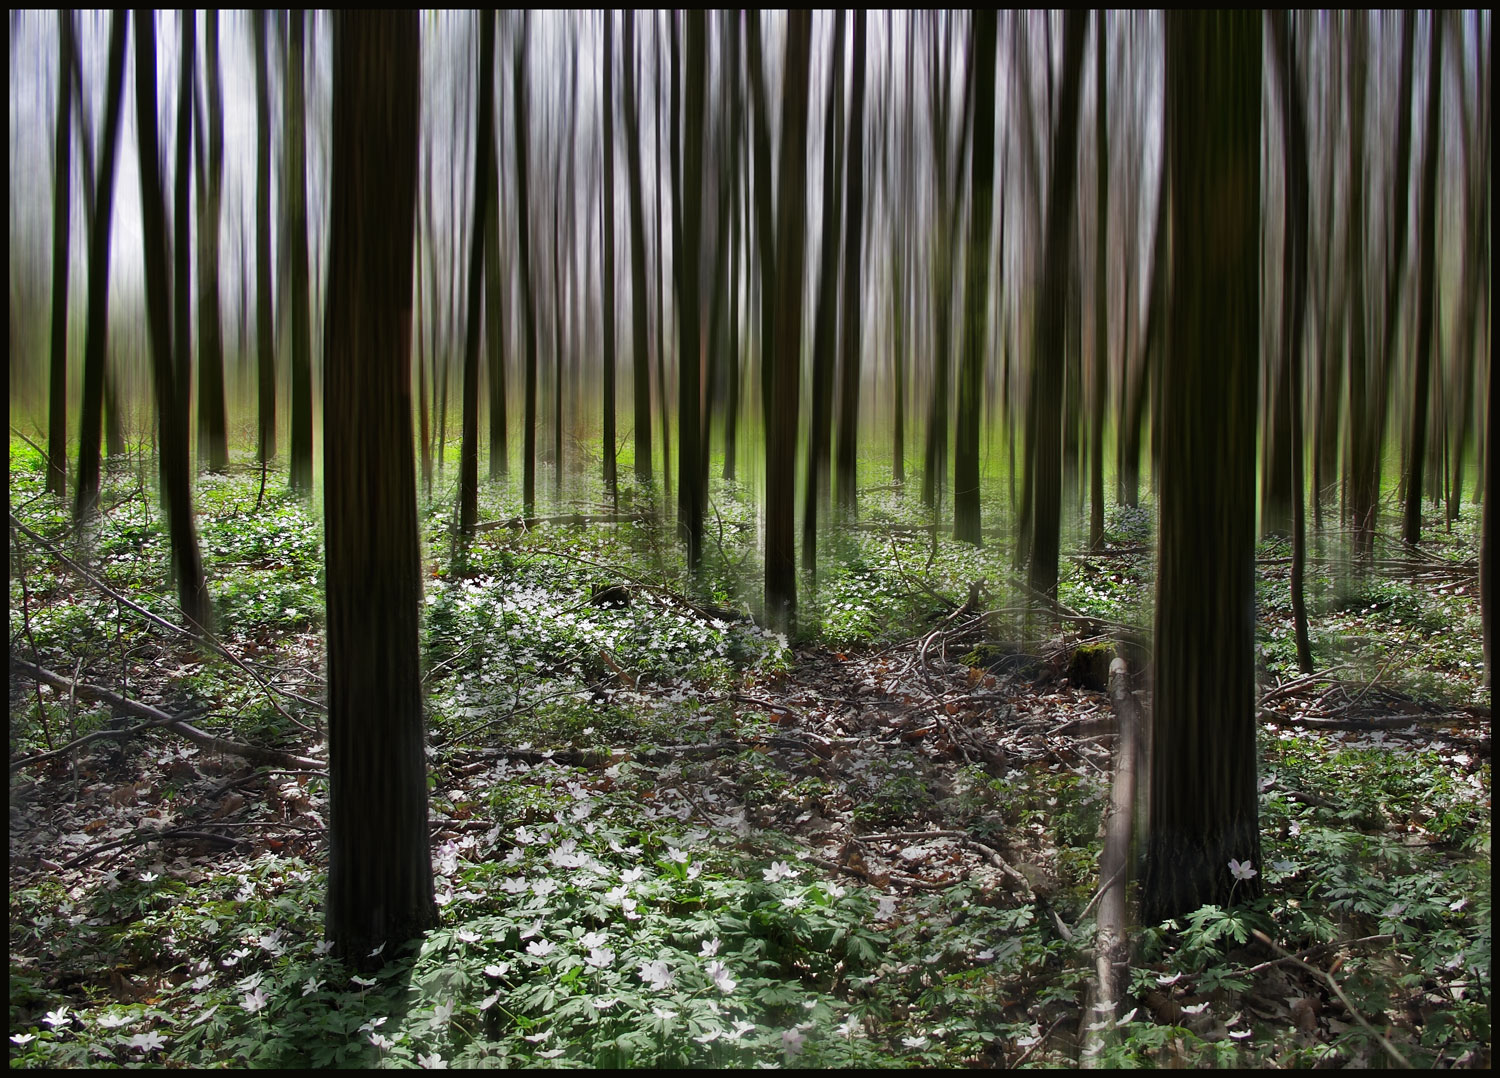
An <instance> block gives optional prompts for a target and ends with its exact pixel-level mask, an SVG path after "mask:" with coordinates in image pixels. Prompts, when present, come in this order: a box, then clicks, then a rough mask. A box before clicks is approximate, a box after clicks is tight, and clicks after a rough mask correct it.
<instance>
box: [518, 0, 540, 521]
mask: <svg viewBox="0 0 1500 1078" xmlns="http://www.w3.org/2000/svg"><path fill="white" fill-rule="evenodd" d="M529 30H530V22H529V19H528V16H526V15H524V14H523V15H522V16H521V32H520V33H519V34H517V35H516V58H515V62H514V64H513V65H512V72H513V73H514V75H515V85H514V90H515V99H516V187H517V192H516V232H517V247H518V248H519V251H518V253H519V256H520V261H521V322H522V330H523V332H522V339H523V340H524V341H525V348H526V411H525V416H524V418H523V420H522V423H523V426H522V428H521V431H522V448H521V501H522V504H523V505H524V506H525V514H526V516H528V517H531V516H535V515H536V297H535V294H534V290H533V288H532V283H531V197H530V195H531V177H530V175H529V174H528V171H527V169H528V165H527V145H528V143H530V141H531V119H530V113H529V108H528V98H529V95H530V90H529V89H528V87H527V76H526V49H527V38H528V36H529Z"/></svg>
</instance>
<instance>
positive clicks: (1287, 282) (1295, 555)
mask: <svg viewBox="0 0 1500 1078" xmlns="http://www.w3.org/2000/svg"><path fill="white" fill-rule="evenodd" d="M1287 22H1288V19H1287V15H1286V12H1284V11H1278V12H1274V13H1272V15H1271V40H1272V43H1273V45H1274V50H1273V54H1274V56H1275V61H1276V73H1277V80H1276V81H1277V82H1278V83H1279V84H1280V86H1281V130H1282V137H1283V139H1285V143H1286V148H1285V152H1284V155H1283V156H1284V162H1283V163H1284V165H1285V176H1286V182H1285V185H1284V189H1285V191H1286V225H1285V228H1286V235H1285V237H1284V239H1283V242H1282V259H1283V263H1282V264H1283V270H1282V274H1281V281H1282V289H1283V299H1282V309H1281V349H1280V350H1281V361H1282V363H1283V364H1284V365H1285V366H1286V368H1287V385H1288V389H1289V392H1288V393H1287V396H1286V400H1285V402H1284V403H1285V405H1286V409H1287V427H1288V432H1289V439H1288V440H1289V442H1290V449H1291V452H1290V454H1289V462H1288V463H1289V464H1290V468H1291V473H1292V476H1291V513H1292V631H1293V635H1294V636H1295V637H1296V642H1297V667H1298V669H1299V670H1301V671H1302V673H1304V674H1310V673H1312V672H1313V656H1312V644H1311V642H1310V641H1309V640H1308V635H1307V600H1306V598H1305V597H1304V594H1303V578H1304V575H1305V565H1306V562H1307V536H1306V530H1307V529H1306V527H1305V525H1306V521H1305V520H1304V510H1303V497H1302V458H1303V450H1304V447H1303V444H1302V397H1303V394H1302V329H1303V318H1304V315H1305V313H1306V309H1307V306H1306V297H1307V121H1306V119H1305V117H1304V113H1303V107H1302V85H1301V83H1300V82H1299V80H1298V77H1297V59H1296V54H1295V53H1294V51H1293V47H1292V40H1291V36H1292V35H1291V32H1290V29H1289V27H1288V26H1287Z"/></svg>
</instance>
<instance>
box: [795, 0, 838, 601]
mask: <svg viewBox="0 0 1500 1078" xmlns="http://www.w3.org/2000/svg"><path fill="white" fill-rule="evenodd" d="M829 72H830V76H829V81H828V99H827V100H828V107H827V112H826V114H825V119H824V122H823V242H822V246H821V249H820V251H819V255H818V309H817V311H816V313H815V314H814V315H813V351H812V399H811V402H810V404H811V415H810V416H809V426H808V442H807V478H806V483H805V484H804V486H803V492H802V571H803V572H805V573H806V574H807V576H808V579H809V580H813V579H816V578H817V572H818V561H817V555H818V516H819V511H820V510H823V511H824V512H826V510H827V508H828V466H829V452H830V444H829V443H830V440H831V438H832V434H833V371H834V365H835V362H836V361H835V356H836V355H837V352H838V306H837V300H836V296H837V294H838V266H839V261H838V252H839V227H840V221H841V219H842V216H843V205H842V199H841V198H840V195H841V191H840V187H839V158H840V146H839V143H840V142H841V141H842V140H843V130H844V14H843V12H842V11H835V12H834V13H833V52H832V54H831V57H830V62H829Z"/></svg>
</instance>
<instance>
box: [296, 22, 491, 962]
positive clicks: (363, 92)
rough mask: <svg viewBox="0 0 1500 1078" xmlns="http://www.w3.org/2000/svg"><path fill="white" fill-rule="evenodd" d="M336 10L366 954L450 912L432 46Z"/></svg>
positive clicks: (335, 235) (342, 886)
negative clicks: (416, 398)
mask: <svg viewBox="0 0 1500 1078" xmlns="http://www.w3.org/2000/svg"><path fill="white" fill-rule="evenodd" d="M336 18H337V19H338V22H337V25H336V26H335V30H334V35H335V36H334V57H333V167H332V173H333V175H332V182H331V184H330V189H331V191H332V197H331V199H330V201H331V210H332V212H331V215H330V217H331V220H330V233H329V244H328V252H329V253H328V320H327V336H326V345H327V351H326V354H327V356H328V365H327V371H328V391H327V392H326V393H325V394H324V411H323V422H324V430H325V432H326V439H327V440H326V443H325V444H326V446H327V449H326V464H325V468H324V474H325V476H326V477H327V478H326V485H327V490H326V492H325V503H324V504H325V509H324V519H325V526H326V531H327V536H326V548H327V552H328V553H327V559H328V564H327V577H328V599H327V605H328V750H329V766H328V772H329V779H330V791H329V793H330V796H329V819H328V904H327V908H326V910H325V931H326V934H327V938H328V939H329V940H330V941H331V942H332V943H333V945H334V953H335V954H337V955H339V956H340V957H342V958H343V959H344V960H345V961H346V962H347V963H348V964H349V965H350V966H353V967H358V968H363V969H369V968H371V967H372V966H378V965H380V964H383V963H384V962H385V961H386V960H387V959H388V958H389V957H390V956H391V955H392V954H394V953H395V952H396V951H397V950H398V949H399V948H400V946H401V944H402V943H404V942H405V941H407V940H410V939H414V938H416V937H417V936H419V935H421V933H422V932H424V931H425V930H426V929H428V928H431V927H432V926H434V925H436V924H437V920H438V915H437V903H436V902H435V901H434V900H433V895H432V860H431V850H430V846H429V842H428V828H427V756H426V753H425V752H424V745H423V731H424V725H423V717H422V677H421V666H420V662H419V655H418V650H417V646H418V644H417V641H418V634H419V631H420V610H421V604H422V576H421V548H420V544H419V540H418V535H417V504H416V485H415V481H414V478H413V476H412V460H411V402H410V398H409V396H408V392H409V389H410V386H411V382H410V377H411V375H410V371H411V366H410V364H411V359H410V355H411V332H410V327H411V293H412V231H413V228H412V226H413V224H414V223H415V220H416V187H417V138H418V135H417V124H418V119H419V115H420V94H421V84H420V78H421V63H420V56H419V53H418V43H419V40H420V37H419V34H418V26H417V16H416V13H415V12H400V13H392V12H383V13H380V14H365V13H358V14H340V15H338V16H337V17H336ZM476 190H477V189H476Z"/></svg>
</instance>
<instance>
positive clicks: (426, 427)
mask: <svg viewBox="0 0 1500 1078" xmlns="http://www.w3.org/2000/svg"><path fill="white" fill-rule="evenodd" d="M431 176H432V172H431V169H429V170H428V178H429V179H431ZM428 190H429V191H430V190H431V188H430V187H429V188H428ZM429 201H430V199H429ZM428 218H429V220H430V219H431V215H430V214H429V215H428ZM415 231H416V234H417V235H416V241H415V242H416V247H417V253H416V275H417V280H416V287H415V288H414V289H413V291H415V292H416V294H417V299H416V304H417V322H416V334H415V336H416V338H417V354H416V357H415V358H416V365H417V414H418V416H419V417H420V419H419V424H420V425H419V427H418V433H417V442H418V452H419V453H420V454H421V458H422V491H423V496H424V497H425V498H426V499H427V502H428V503H429V504H431V502H432V431H431V429H430V426H431V424H430V421H429V420H428V417H427V355H426V353H427V351H428V336H429V335H428V333H427V331H426V329H425V328H424V327H425V326H426V325H427V322H428V320H429V319H430V318H431V317H432V315H431V313H427V312H424V311H423V308H422V266H423V265H424V262H423V258H422V237H423V236H424V235H426V233H427V230H426V229H423V228H422V227H421V225H420V224H419V225H418V226H417V228H416V229H415ZM429 306H430V305H429ZM424 313H427V318H424V317H423V315H424Z"/></svg>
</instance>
